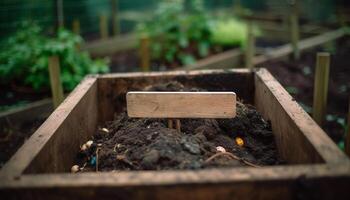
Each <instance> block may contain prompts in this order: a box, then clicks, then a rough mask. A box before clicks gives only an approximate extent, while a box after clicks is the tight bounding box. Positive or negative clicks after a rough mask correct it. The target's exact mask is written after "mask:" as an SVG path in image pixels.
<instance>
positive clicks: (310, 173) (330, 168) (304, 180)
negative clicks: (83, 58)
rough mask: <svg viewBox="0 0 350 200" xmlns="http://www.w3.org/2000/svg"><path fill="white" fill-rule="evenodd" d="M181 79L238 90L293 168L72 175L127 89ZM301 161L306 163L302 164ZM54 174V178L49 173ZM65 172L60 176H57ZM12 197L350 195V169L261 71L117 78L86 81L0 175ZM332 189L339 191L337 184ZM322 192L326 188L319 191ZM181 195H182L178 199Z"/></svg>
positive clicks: (5, 192)
mask: <svg viewBox="0 0 350 200" xmlns="http://www.w3.org/2000/svg"><path fill="white" fill-rule="evenodd" d="M169 80H176V81H179V82H181V83H183V84H184V85H187V86H193V87H195V86H198V87H202V88H206V89H207V90H209V91H213V90H215V91H217V90H218V88H220V90H224V91H235V92H236V93H237V95H238V97H240V98H243V99H244V100H245V101H246V102H247V103H252V104H254V105H255V106H256V107H257V109H258V110H259V111H260V112H261V113H262V114H263V116H264V117H265V119H266V120H270V121H271V124H272V129H273V132H274V134H275V138H276V143H277V146H278V149H279V153H280V155H281V156H282V157H283V158H284V159H286V160H287V162H288V163H289V164H288V165H285V166H274V167H268V166H267V167H263V168H249V167H243V168H232V169H207V170H199V171H188V170H185V171H161V172H160V171H139V172H130V171H129V172H127V171H124V172H118V173H113V172H108V173H82V174H68V173H64V174H62V172H67V171H68V170H69V169H70V166H72V164H73V161H74V159H73V157H74V155H75V152H76V151H77V150H78V149H79V146H80V144H82V143H84V142H85V141H86V140H87V139H88V138H89V137H90V136H91V135H92V134H93V133H94V131H95V130H96V129H97V127H98V125H99V124H100V125H101V124H102V123H103V122H104V121H105V120H110V119H112V117H113V114H114V112H118V111H120V110H121V108H122V106H123V105H124V103H125V93H126V92H127V91H132V90H139V89H141V88H142V87H144V86H146V85H148V84H154V83H161V82H166V81H169ZM296 164H298V165H296ZM47 173H49V174H47ZM55 173H59V174H55ZM0 176H1V178H2V179H1V180H3V181H2V182H1V183H0V193H1V194H2V196H3V197H6V199H22V198H26V199H28V198H33V199H47V198H50V199H59V198H61V197H62V194H64V197H65V198H67V199H115V198H119V199H126V198H165V197H167V196H168V195H171V196H172V197H173V198H174V199H183V198H194V199H208V198H214V197H216V198H217V197H220V198H232V197H237V198H239V199H252V198H253V199H259V198H269V199H281V198H282V199H294V198H297V197H299V196H300V195H301V196H303V197H305V198H306V199H310V198H311V199H312V198H317V199H327V198H331V197H332V198H338V199H345V198H346V197H347V190H348V183H349V181H350V164H349V160H348V159H347V157H346V156H345V155H344V154H343V153H342V152H341V151H340V150H339V149H338V148H337V146H336V145H335V144H334V143H332V142H331V140H330V139H329V138H328V136H327V135H326V134H325V133H324V132H323V131H322V130H321V129H320V128H319V127H318V126H317V124H316V123H315V122H314V121H313V120H312V119H311V118H310V116H308V115H307V114H306V113H305V112H304V111H303V110H302V108H301V107H300V106H298V105H297V104H296V103H295V102H294V101H293V100H292V97H291V96H290V95H289V94H288V93H287V92H286V91H285V90H284V89H283V87H282V86H281V85H280V84H279V83H278V82H277V81H276V80H275V79H274V78H273V77H272V76H271V74H270V73H269V72H268V71H266V70H264V69H261V70H259V71H257V72H250V71H248V70H226V71H222V70H218V71H212V70H209V71H193V72H183V71H181V72H165V73H164V72H159V73H146V74H143V73H132V74H110V75H103V76H97V77H88V78H86V79H85V80H84V81H83V82H82V83H81V84H80V85H79V86H78V87H77V88H76V89H75V90H74V91H73V92H72V93H71V94H70V95H69V97H68V98H67V99H66V100H65V101H64V102H63V103H62V104H61V105H60V106H59V107H58V108H57V109H56V110H55V112H54V113H53V114H52V115H51V116H50V117H49V119H48V120H47V121H46V122H45V123H44V124H43V125H42V126H41V127H40V128H39V129H38V130H37V132H36V133H34V135H33V136H32V137H31V138H30V139H29V140H28V142H26V143H25V145H23V146H22V148H21V149H20V150H19V151H18V152H17V153H16V154H15V155H14V156H13V157H12V159H11V160H10V161H9V162H8V163H7V165H6V166H5V167H4V168H3V170H2V171H1V172H0ZM330 186H331V187H330ZM314 191H318V192H317V193H315V192H314ZM175 193H176V194H178V195H176V196H174V194H175Z"/></svg>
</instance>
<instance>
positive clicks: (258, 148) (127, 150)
mask: <svg viewBox="0 0 350 200" xmlns="http://www.w3.org/2000/svg"><path fill="white" fill-rule="evenodd" d="M145 90H150V91H200V89H197V88H191V89H187V88H184V86H182V85H181V84H180V83H178V82H170V83H167V84H163V85H156V86H151V87H147V88H145ZM104 127H105V128H101V129H99V130H98V131H97V133H96V134H95V135H94V136H93V138H92V141H93V144H92V145H91V146H90V147H89V148H85V147H86V145H85V146H84V145H82V147H83V148H82V149H81V150H80V151H79V152H78V153H77V158H76V162H77V164H78V165H79V167H80V170H81V171H83V172H86V171H96V168H97V167H98V171H114V170H116V171H118V170H167V169H202V168H211V167H238V166H253V167H256V166H262V165H277V164H282V163H283V161H282V160H281V159H280V158H279V156H278V153H277V149H276V144H275V140H274V136H273V133H272V131H271V126H270V123H269V122H266V121H264V119H263V118H262V116H261V115H260V114H259V113H258V112H257V111H256V110H255V109H254V107H253V106H251V105H244V104H242V103H240V102H238V103H237V116H236V117H235V118H233V119H182V120H181V132H178V131H177V130H176V129H171V128H168V127H167V120H165V119H135V118H129V117H128V116H127V114H126V112H122V113H120V114H118V115H117V117H116V118H115V119H114V120H113V121H109V122H106V124H105V126H104ZM240 139H241V140H243V143H244V144H243V145H242V144H241V143H240V141H239V140H240ZM239 144H241V145H239ZM218 147H219V148H218ZM220 148H224V149H225V151H226V153H220V151H218V149H219V150H220Z"/></svg>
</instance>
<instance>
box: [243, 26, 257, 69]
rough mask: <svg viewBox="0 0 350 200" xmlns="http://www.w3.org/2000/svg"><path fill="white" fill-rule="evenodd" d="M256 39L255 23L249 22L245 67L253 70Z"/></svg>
mask: <svg viewBox="0 0 350 200" xmlns="http://www.w3.org/2000/svg"><path fill="white" fill-rule="evenodd" d="M254 47H255V37H254V27H253V22H252V21H250V20H249V21H248V22H247V47H246V49H245V67H246V68H248V69H252V68H253V67H254V65H253V57H254V54H255V50H254Z"/></svg>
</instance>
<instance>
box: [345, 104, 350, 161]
mask: <svg viewBox="0 0 350 200" xmlns="http://www.w3.org/2000/svg"><path fill="white" fill-rule="evenodd" d="M348 109H349V111H348V124H347V128H348V130H347V132H346V133H345V134H346V136H345V153H346V154H347V155H348V157H350V97H349V107H348Z"/></svg>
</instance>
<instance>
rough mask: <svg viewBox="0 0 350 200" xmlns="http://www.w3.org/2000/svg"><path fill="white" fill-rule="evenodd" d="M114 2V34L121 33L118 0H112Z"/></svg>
mask: <svg viewBox="0 0 350 200" xmlns="http://www.w3.org/2000/svg"><path fill="white" fill-rule="evenodd" d="M111 4H112V6H111V7H112V27H113V35H114V36H116V35H119V34H120V21H119V17H118V0H111Z"/></svg>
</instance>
